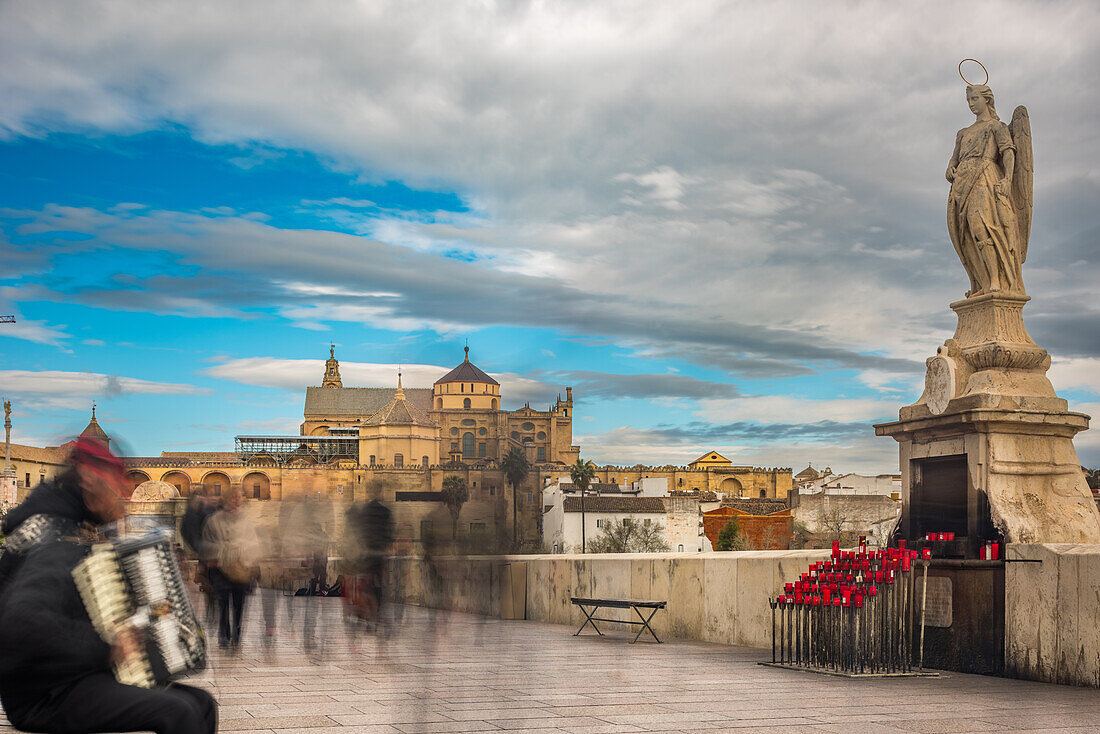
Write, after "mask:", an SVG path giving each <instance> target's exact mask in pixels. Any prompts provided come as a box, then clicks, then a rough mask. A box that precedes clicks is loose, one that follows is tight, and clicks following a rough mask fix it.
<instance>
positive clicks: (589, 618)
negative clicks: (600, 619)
mask: <svg viewBox="0 0 1100 734" xmlns="http://www.w3.org/2000/svg"><path fill="white" fill-rule="evenodd" d="M577 606H578V607H580V608H581V611H582V612H584V616H585V617H586V619H585V620H584V624H582V625H581V628H580V629H579V630H577V631H576V632H574V633H573V636H574V637H576V636H577V635H579V634H580V633H581V632H583V631H584V628H585V627H587V626H588V625H592V629H594V630H596V634H597V635H599V636H600V637H603V632H600V628H599V627H597V626H596V623H595V622H593V621H592V615H593V614H595V613H596V611H597V610H598V609H599V607H592V611H591V612H590V611H588V610H587V609H585V608H584V605H583V604H578V605H577Z"/></svg>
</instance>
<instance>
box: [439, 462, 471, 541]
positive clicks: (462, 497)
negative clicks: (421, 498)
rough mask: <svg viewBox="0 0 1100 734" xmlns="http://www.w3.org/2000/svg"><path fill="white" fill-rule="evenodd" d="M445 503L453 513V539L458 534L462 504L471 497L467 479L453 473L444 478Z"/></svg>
mask: <svg viewBox="0 0 1100 734" xmlns="http://www.w3.org/2000/svg"><path fill="white" fill-rule="evenodd" d="M441 494H442V495H443V504H444V505H446V506H447V511H448V512H450V513H451V540H452V541H454V540H455V539H456V538H457V536H458V516H459V515H460V514H462V505H464V504H466V500H468V499H470V490H469V489H467V488H466V480H465V479H463V478H462V477H460V476H458V475H455V474H452V475H450V476H448V477H444V478H443V491H442V492H441Z"/></svg>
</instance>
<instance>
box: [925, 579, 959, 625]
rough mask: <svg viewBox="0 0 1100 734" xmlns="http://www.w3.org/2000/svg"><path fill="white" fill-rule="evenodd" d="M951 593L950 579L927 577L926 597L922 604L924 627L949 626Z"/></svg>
mask: <svg viewBox="0 0 1100 734" xmlns="http://www.w3.org/2000/svg"><path fill="white" fill-rule="evenodd" d="M918 583H919V582H918ZM917 588H918V589H919V588H920V587H919V586H918V587H917ZM951 592H952V586H951V579H949V578H947V577H946V576H929V577H928V596H927V597H926V600H925V604H924V624H925V626H927V627H950V626H951Z"/></svg>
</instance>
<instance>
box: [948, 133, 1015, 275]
mask: <svg viewBox="0 0 1100 734" xmlns="http://www.w3.org/2000/svg"><path fill="white" fill-rule="evenodd" d="M1015 149H1016V146H1015V145H1014V144H1013V142H1012V136H1011V135H1010V134H1009V130H1008V126H1007V125H1005V124H1004V123H1003V122H1001V121H1000V120H989V121H987V122H977V123H974V124H973V125H971V126H970V127H968V128H965V129H963V130H960V131H959V132H958V135H957V136H956V138H955V151H956V164H955V180H954V182H952V184H951V193H950V195H949V196H948V199H947V229H948V231H949V232H950V234H951V242H952V243H953V244H954V245H955V251H956V252H958V254H959V259H960V260H962V264H963V267H964V268H966V272H967V274H968V275H969V276H970V285H971V293H972V294H977V293H984V292H987V291H989V289H990V285H991V284H992V281H993V279H992V278H991V277H990V275H989V272H988V268H989V264H988V261H987V259H985V258H983V256H982V253H981V249H982V248H985V247H991V248H993V252H994V253H995V254H996V257H995V258H993V260H994V262H995V265H994V267H996V268H997V270H998V276H999V277H998V279H999V281H1000V289H1001V291H1004V292H1008V293H1023V291H1024V285H1023V277H1022V275H1021V271H1020V266H1021V260H1022V258H1021V256H1020V255H1021V248H1020V241H1019V240H1020V233H1019V229H1018V228H1017V223H1016V214H1015V211H1014V210H1013V207H1012V203H1011V202H1010V201H1009V198H1008V197H1009V196H1010V195H1011V193H1009V194H1006V195H1005V196H998V194H997V191H996V189H995V188H994V187H995V186H996V184H997V182H998V181H1000V180H1001V179H1003V178H1004V175H1005V172H1004V164H1003V157H1002V156H1003V154H1004V152H1005V151H1006V150H1012V151H1015Z"/></svg>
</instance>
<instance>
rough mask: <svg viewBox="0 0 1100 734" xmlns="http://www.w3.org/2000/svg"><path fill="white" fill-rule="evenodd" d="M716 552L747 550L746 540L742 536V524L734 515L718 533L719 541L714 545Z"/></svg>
mask: <svg viewBox="0 0 1100 734" xmlns="http://www.w3.org/2000/svg"><path fill="white" fill-rule="evenodd" d="M714 550H719V551H736V550H745V538H744V537H742V535H741V523H739V522H738V521H737V516H736V515H734V516H733V517H731V518H730V519H729V521H728V522H727V523H726V524H725V526H724V527H723V528H722V532H720V533H718V539H717V540H716V541H715V543H714Z"/></svg>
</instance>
